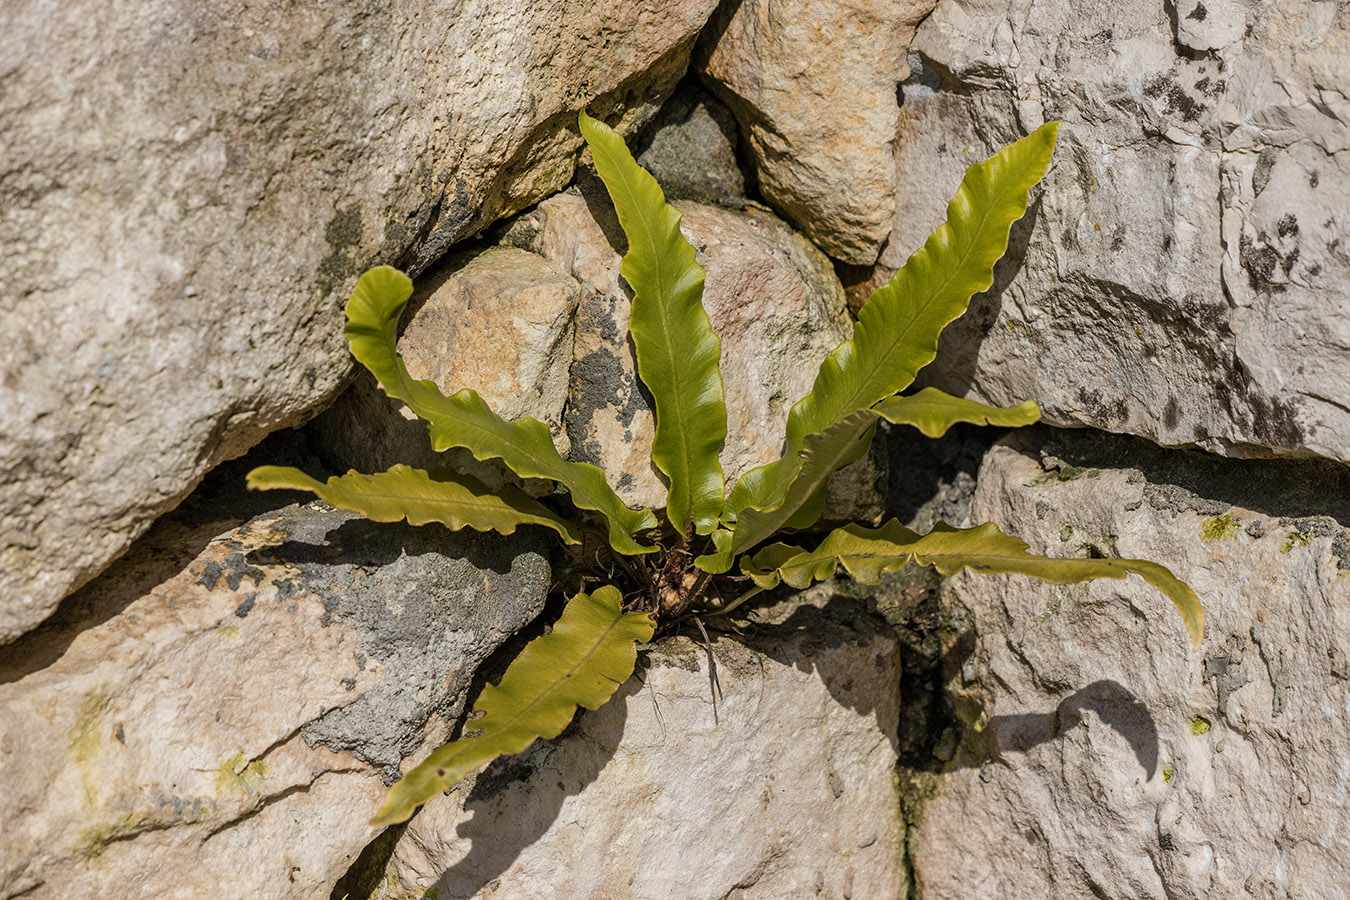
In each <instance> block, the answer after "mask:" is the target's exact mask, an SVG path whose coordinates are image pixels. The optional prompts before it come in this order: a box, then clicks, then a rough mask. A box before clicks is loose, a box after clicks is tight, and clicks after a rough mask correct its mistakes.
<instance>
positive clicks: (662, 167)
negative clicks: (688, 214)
mask: <svg viewBox="0 0 1350 900" xmlns="http://www.w3.org/2000/svg"><path fill="white" fill-rule="evenodd" d="M739 147H740V137H739V135H738V134H737V125H736V119H735V117H734V116H732V114H731V110H729V109H727V108H726V107H725V106H724V105H722V103H721V102H719V101H718V100H717V98H716V97H714V96H712V94H709V93H708V92H707V91H706V90H704V89H703V88H702V87H701V86H700V85H699V83H698V81H696V80H694V79H693V78H692V77H690V78H686V79H685V80H684V81H683V82H681V83H680V86H679V87H678V88H677V89H676V90H675V93H674V94H672V95H671V97H670V99H669V100H667V101H666V102H665V105H664V106H662V107H661V111H660V112H659V113H658V114H657V116H656V118H655V119H653V120H652V123H651V125H649V126H648V127H647V129H645V130H644V132H643V134H642V137H641V139H640V143H639V144H638V145H637V146H636V147H635V148H634V152H635V153H637V161H638V162H639V163H640V164H641V165H642V167H643V168H645V169H646V170H647V171H648V172H651V173H652V175H654V176H656V180H657V181H658V182H660V184H661V190H663V191H664V192H665V195H666V197H667V199H672V200H675V199H678V200H694V201H697V202H699V203H711V204H713V205H716V206H734V207H743V206H744V205H745V202H746V184H745V181H746V178H745V173H744V172H743V171H742V169H741V165H742V164H741V161H740V158H739V157H738V155H737V150H738V149H739Z"/></svg>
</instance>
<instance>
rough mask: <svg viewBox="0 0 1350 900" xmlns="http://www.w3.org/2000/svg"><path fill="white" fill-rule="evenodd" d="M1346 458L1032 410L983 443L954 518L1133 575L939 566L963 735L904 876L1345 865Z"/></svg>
mask: <svg viewBox="0 0 1350 900" xmlns="http://www.w3.org/2000/svg"><path fill="white" fill-rule="evenodd" d="M1346 497H1350V472H1347V470H1346V468H1345V467H1344V466H1339V465H1337V464H1332V463H1325V462H1320V463H1319V462H1311V461H1309V462H1303V461H1289V460H1243V461H1236V460H1226V461H1225V460H1219V459H1216V458H1215V457H1211V456H1208V455H1205V454H1200V453H1196V452H1176V451H1163V450H1159V449H1157V448H1151V447H1150V446H1149V445H1147V444H1145V443H1144V442H1143V441H1139V440H1134V439H1126V438H1118V437H1107V436H1103V435H1093V434H1078V433H1072V432H1068V433H1065V432H1061V433H1058V434H1056V433H1053V432H1049V431H1048V430H1035V431H1031V432H1028V433H1019V434H1018V435H1017V436H1016V437H1014V438H1011V439H1009V440H1007V441H1006V442H1003V443H1001V444H999V445H996V446H995V447H994V448H993V450H991V452H990V453H989V455H988V456H987V457H986V459H985V462H984V465H983V468H982V469H981V473H980V479H979V486H978V488H977V490H976V493H975V497H974V502H973V508H972V511H971V517H972V519H973V520H974V521H985V520H991V521H994V522H997V523H998V524H999V525H1000V527H1002V528H1004V529H1005V530H1007V531H1010V532H1013V533H1016V534H1017V535H1019V536H1020V537H1022V538H1024V539H1025V540H1027V541H1028V542H1029V543H1030V544H1031V546H1032V550H1033V552H1039V553H1044V554H1047V555H1051V556H1077V555H1103V556H1108V557H1110V556H1127V557H1142V558H1146V559H1152V560H1156V561H1157V562H1160V563H1163V564H1165V565H1167V566H1169V567H1170V568H1171V569H1172V571H1173V572H1175V573H1176V574H1177V575H1178V576H1179V577H1181V578H1183V579H1185V580H1186V581H1188V582H1189V583H1190V584H1191V585H1192V587H1194V588H1195V590H1196V592H1197V593H1198V594H1199V596H1200V599H1201V601H1202V602H1203V603H1204V606H1205V613H1206V619H1207V628H1206V637H1205V641H1204V644H1203V646H1202V647H1201V649H1200V650H1199V651H1198V652H1191V650H1190V643H1189V640H1188V638H1187V637H1186V635H1185V632H1184V630H1183V628H1182V625H1181V621H1180V617H1179V616H1177V615H1176V613H1175V612H1174V611H1173V609H1172V608H1171V604H1170V603H1168V601H1167V600H1166V599H1165V598H1164V597H1163V596H1162V595H1161V594H1159V593H1158V592H1157V591H1155V590H1154V589H1153V588H1151V587H1149V586H1148V585H1146V584H1144V583H1143V582H1141V581H1139V580H1137V579H1134V578H1131V579H1130V580H1129V581H1126V582H1118V581H1103V582H1096V583H1093V584H1091V585H1069V586H1063V587H1056V586H1051V585H1045V584H1042V583H1040V582H1037V581H1033V580H1031V579H1025V578H1020V577H1011V576H998V577H992V576H974V575H970V574H966V575H962V576H958V577H957V578H955V579H953V580H952V581H951V582H950V583H949V590H950V591H951V593H952V595H953V598H954V600H955V601H957V602H958V604H959V605H960V606H962V607H964V608H965V609H967V610H968V612H969V620H970V621H971V622H972V624H973V627H974V631H975V634H976V638H977V643H976V645H975V647H974V650H973V654H972V657H971V660H970V666H969V667H970V670H971V676H972V680H973V681H974V682H975V683H974V685H972V687H971V690H972V691H973V692H974V693H975V694H976V695H977V696H978V699H979V700H980V701H982V706H983V708H982V709H977V710H976V712H975V713H972V714H970V715H969V716H968V717H967V721H966V725H967V736H966V738H967V739H966V741H965V742H964V745H963V749H962V750H961V751H960V752H959V753H958V754H957V755H956V756H955V758H954V759H953V761H952V763H951V764H950V765H949V766H947V767H946V768H947V772H946V774H945V776H943V777H942V779H941V781H940V782H939V784H938V787H937V789H936V791H935V795H934V796H933V797H932V798H931V799H929V800H928V801H927V803H926V804H925V805H924V806H923V808H922V813H921V815H919V816H917V817H916V818H917V828H916V829H915V830H914V831H913V832H912V834H911V838H910V847H911V858H912V860H913V862H914V866H915V878H916V880H917V882H918V883H919V884H920V885H921V886H922V888H923V891H924V894H925V896H937V897H948V896H952V897H959V896H990V897H1040V896H1054V897H1062V898H1066V900H1074V898H1084V900H1087V898H1102V897H1105V898H1111V900H1117V898H1119V900H1124V898H1131V900H1135V898H1160V900H1161V898H1164V897H1166V898H1176V897H1196V898H1199V897H1215V896H1223V897H1238V896H1252V897H1258V896H1259V897H1265V896H1270V897H1276V896H1278V897H1286V896H1288V897H1315V898H1333V897H1338V896H1340V895H1341V893H1340V892H1341V887H1342V886H1343V885H1345V884H1347V883H1350V864H1347V860H1350V810H1348V809H1347V806H1346V803H1345V796H1344V785H1343V783H1342V782H1343V777H1342V774H1341V772H1342V770H1343V766H1344V760H1345V759H1346V758H1347V756H1348V755H1350V708H1347V705H1346V702H1345V701H1346V696H1347V690H1348V689H1350V683H1347V680H1346V679H1347V678H1350V669H1348V668H1347V662H1346V655H1345V649H1344V648H1345V647H1346V646H1347V644H1350V619H1347V617H1346V615H1345V611H1346V610H1347V609H1350V504H1347V502H1346V500H1345V498H1346Z"/></svg>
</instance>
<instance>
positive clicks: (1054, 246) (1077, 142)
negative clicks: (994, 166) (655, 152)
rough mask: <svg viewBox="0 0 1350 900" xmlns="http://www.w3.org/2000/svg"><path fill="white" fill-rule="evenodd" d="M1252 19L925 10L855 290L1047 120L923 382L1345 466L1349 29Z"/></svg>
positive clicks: (1114, 427) (1340, 16)
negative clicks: (1024, 204)
mask: <svg viewBox="0 0 1350 900" xmlns="http://www.w3.org/2000/svg"><path fill="white" fill-rule="evenodd" d="M1201 9H1204V10H1206V11H1207V15H1204V16H1200V15H1198V13H1199V11H1200V10H1201ZM1259 10H1260V11H1259V12H1258V6H1257V4H1256V3H1255V2H1248V0H1215V2H1211V0H1203V3H1198V2H1195V0H1189V2H1181V3H1178V4H1176V7H1175V10H1170V9H1169V7H1168V6H1167V5H1166V4H1135V5H1131V6H1121V5H1119V4H1115V3H1109V2H1105V0H1092V2H1081V3H1065V2H1049V3H1034V4H1029V5H1027V4H1013V5H1012V6H1008V5H1006V4H1002V5H1001V4H997V3H986V2H982V0H942V2H941V3H939V4H938V6H937V8H936V10H935V11H934V12H933V14H932V15H931V16H930V17H929V18H928V19H927V20H926V21H925V22H924V23H923V24H922V25H921V26H920V28H919V31H918V34H917V36H916V37H915V39H914V43H913V45H912V47H911V62H912V66H913V68H914V71H915V74H914V76H913V77H911V79H910V80H909V81H907V82H906V83H905V85H904V88H903V91H904V103H903V104H902V108H901V120H900V130H899V138H898V141H897V151H896V166H897V172H898V176H899V188H898V190H899V193H898V198H899V199H898V204H897V209H896V218H895V228H894V230H893V231H892V233H891V238H890V241H889V243H888V245H887V247H886V248H885V250H884V251H883V253H882V255H881V259H880V262H879V264H878V269H877V271H875V272H874V273H873V275H872V278H871V280H864V281H862V282H861V283H860V284H859V285H857V286H855V287H854V288H853V290H854V291H855V292H856V293H858V294H859V295H863V294H865V293H866V291H867V290H868V289H869V288H870V286H872V285H874V284H876V283H879V282H880V281H881V280H883V279H884V278H887V277H889V275H890V273H891V272H893V271H894V270H895V269H896V268H898V267H899V266H900V265H901V264H903V263H904V261H905V259H906V258H907V257H908V255H909V254H910V253H911V252H913V251H914V250H916V249H917V248H918V247H919V246H921V245H922V243H923V242H924V241H925V240H926V239H927V237H928V235H929V233H930V231H931V230H932V229H933V228H934V227H935V226H937V225H938V224H939V223H940V222H941V221H942V219H943V217H944V215H945V206H946V204H947V202H948V200H949V199H950V198H951V196H952V194H953V193H954V191H955V189H956V186H957V184H958V183H959V181H960V179H961V176H962V173H963V172H964V171H965V168H966V167H967V166H968V165H970V164H971V163H973V162H976V161H978V160H979V159H982V158H983V157H984V156H986V155H987V154H988V153H990V152H992V151H993V150H994V149H995V148H996V147H998V146H1000V145H1002V144H1004V143H1007V142H1010V141H1012V140H1015V139H1017V138H1019V137H1021V136H1022V135H1024V134H1026V133H1028V132H1029V131H1030V130H1031V129H1033V128H1035V127H1037V126H1039V125H1040V124H1041V123H1042V122H1044V121H1047V120H1051V119H1058V120H1062V121H1063V122H1064V126H1063V128H1062V129H1061V131H1060V143H1059V147H1058V149H1057V151H1056V153H1055V158H1054V161H1053V164H1052V166H1051V169H1050V171H1049V173H1048V174H1047V176H1046V179H1045V181H1044V184H1043V187H1042V188H1041V189H1040V190H1038V191H1036V192H1035V195H1034V197H1033V201H1032V204H1031V208H1030V211H1029V212H1028V214H1027V216H1026V218H1025V219H1024V220H1023V221H1022V222H1021V223H1019V224H1018V225H1017V226H1015V227H1014V229H1013V232H1012V240H1011V244H1010V251H1009V254H1008V256H1007V257H1006V258H1005V259H1004V261H1003V262H1002V263H1001V264H1000V265H999V267H998V269H997V270H996V273H995V280H994V285H993V287H992V288H991V289H990V290H989V291H988V292H986V293H984V294H982V295H980V296H978V297H977V298H976V299H975V301H974V302H973V303H972V304H971V308H970V311H969V312H968V313H967V314H966V315H965V316H964V317H963V318H961V319H959V320H958V321H957V322H955V323H954V324H953V325H952V326H951V327H950V328H948V329H947V331H946V333H945V334H944V336H943V339H942V343H941V345H940V348H939V351H938V357H937V361H936V362H935V363H934V364H933V365H932V366H929V367H928V369H926V370H925V371H924V373H923V374H922V376H921V377H922V379H923V381H924V383H928V384H932V385H934V386H937V387H941V388H944V389H946V390H949V391H952V392H954V393H958V394H962V395H964V396H970V397H972V398H976V399H979V400H983V401H986V402H992V403H997V404H1000V405H1006V404H1012V403H1018V402H1021V401H1023V400H1028V399H1032V400H1036V401H1037V402H1038V403H1039V404H1040V406H1041V410H1042V412H1043V414H1044V419H1045V421H1046V422H1048V423H1050V424H1054V425H1062V426H1073V427H1076V426H1083V425H1086V426H1090V427H1094V428H1100V429H1103V430H1107V431H1113V432H1123V433H1129V434H1135V435H1139V436H1142V437H1147V438H1149V439H1150V440H1153V441H1156V442H1158V443H1160V444H1164V445H1168V446H1179V445H1196V446H1200V447H1202V448H1204V449H1207V450H1210V451H1213V452H1217V453H1221V454H1224V455H1228V456H1237V457H1240V456H1286V455H1288V456H1306V455H1313V454H1316V455H1320V456H1325V457H1329V458H1333V459H1338V460H1350V378H1347V377H1346V373H1347V372H1350V295H1347V293H1346V291H1345V285H1346V284H1347V283H1350V252H1347V240H1346V229H1347V227H1348V226H1350V220H1348V219H1347V213H1346V210H1350V154H1348V153H1346V152H1345V151H1346V148H1350V100H1347V99H1346V97H1347V95H1350V54H1347V53H1346V52H1345V47H1344V41H1343V36H1344V34H1345V31H1346V28H1347V25H1350V20H1347V18H1346V11H1345V7H1343V6H1340V7H1338V6H1337V5H1335V4H1329V3H1321V2H1315V0H1295V2H1291V3H1285V4H1280V5H1279V6H1278V8H1272V7H1266V6H1261V7H1259ZM1172 11H1174V12H1175V14H1176V16H1178V17H1179V18H1177V20H1176V31H1175V33H1174V23H1173V21H1172V19H1171V18H1170V16H1169V12H1172ZM1233 29H1240V31H1238V32H1237V33H1238V36H1239V37H1240V40H1230V39H1231V37H1232V35H1233V34H1234V33H1235V32H1234V30H1233ZM1201 30H1207V34H1208V36H1207V37H1204V38H1203V39H1202V38H1201V37H1199V36H1198V35H1199V33H1200V31H1201ZM1178 41H1181V44H1178ZM1187 41H1190V44H1189V46H1191V47H1195V48H1205V49H1204V52H1195V51H1191V50H1188V49H1187V45H1186V42H1187ZM853 299H854V302H856V300H857V299H858V298H857V297H855V298H853Z"/></svg>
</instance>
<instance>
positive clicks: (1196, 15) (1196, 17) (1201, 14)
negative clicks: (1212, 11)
mask: <svg viewBox="0 0 1350 900" xmlns="http://www.w3.org/2000/svg"><path fill="white" fill-rule="evenodd" d="M1208 15H1209V10H1207V9H1205V4H1203V3H1197V4H1195V9H1193V10H1191V11H1190V12H1188V13H1186V18H1187V19H1188V20H1190V21H1194V22H1203V21H1205V17H1206V16H1208Z"/></svg>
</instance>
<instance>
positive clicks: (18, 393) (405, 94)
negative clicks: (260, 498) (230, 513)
mask: <svg viewBox="0 0 1350 900" xmlns="http://www.w3.org/2000/svg"><path fill="white" fill-rule="evenodd" d="M714 6H715V2H714V0H658V2H654V3H642V4H633V3H629V2H627V0H606V2H601V3H593V2H590V0H586V2H581V0H548V2H524V0H513V2H508V3H500V2H496V3H489V2H486V0H468V2H461V0H453V2H452V0H441V2H436V3H432V4H393V5H390V4H386V3H364V4H343V5H340V6H314V5H311V4H304V5H298V6H297V5H277V4H264V5H261V6H252V7H249V8H247V9H245V8H243V7H242V6H240V5H239V4H227V5H219V4H205V3H179V2H171V0H155V2H146V3H137V4H133V5H128V6H118V7H115V8H111V9H110V8H106V7H105V6H104V5H102V4H91V3H63V4H60V5H59V6H56V7H51V6H44V5H37V6H33V5H27V6H22V7H14V8H12V9H9V10H7V14H6V16H5V27H4V29H3V31H2V32H0V80H3V82H4V90H3V95H2V97H0V158H3V159H4V160H5V165H4V171H3V173H0V210H3V212H0V256H3V258H4V259H5V277H4V287H3V290H2V292H0V331H2V332H3V333H4V334H5V335H6V339H5V341H4V342H3V345H2V346H0V385H2V386H3V388H2V389H3V391H4V401H3V402H0V471H3V472H4V473H5V479H4V484H3V486H2V487H0V523H3V524H0V641H8V640H12V639H13V638H14V637H16V636H17V635H19V634H21V633H22V632H23V631H25V630H27V629H28V628H30V627H32V626H33V625H34V624H36V623H37V622H39V621H41V620H42V619H43V618H44V617H45V616H47V615H48V614H49V613H50V612H51V610H52V609H53V608H54V607H55V605H56V603H57V601H58V600H59V599H60V598H61V597H62V596H63V595H65V594H67V593H69V592H70V591H71V590H73V589H74V588H76V587H78V586H79V585H80V584H82V583H83V582H85V581H86V580H88V579H89V578H90V577H92V576H93V575H95V574H96V573H97V572H99V571H100V570H101V569H102V568H103V567H104V566H105V565H106V564H107V563H108V561H109V560H111V559H112V558H114V557H115V556H116V555H117V554H119V553H120V552H122V551H123V550H125V549H126V547H127V546H128V545H129V543H130V541H131V540H132V539H134V538H135V537H136V536H137V535H139V534H141V533H142V532H144V530H145V529H146V528H147V527H148V525H149V523H150V522H151V521H152V520H153V519H154V518H155V517H156V516H157V515H159V514H160V513H162V512H164V511H165V510H166V509H169V508H171V507H172V506H173V505H174V504H175V503H177V502H178V501H179V500H181V499H182V497H183V496H184V495H186V494H187V492H188V491H189V490H190V489H191V488H192V486H193V485H194V484H196V482H197V481H198V480H199V479H200V478H201V476H202V475H203V473H205V472H206V471H207V470H208V469H210V468H211V467H212V466H213V465H215V464H216V463H218V462H219V461H221V460H222V459H228V458H231V457H233V456H238V455H239V454H240V453H242V452H243V451H244V450H246V449H247V448H248V447H249V446H251V445H253V444H255V443H256V442H257V441H258V440H259V439H260V438H261V437H262V436H263V435H265V434H267V433H268V432H270V431H273V430H275V429H277V428H279V427H283V426H286V425H290V424H295V423H296V422H298V421H300V420H301V419H302V418H303V417H304V416H305V414H306V413H307V412H308V411H310V410H313V409H314V408H315V407H316V406H318V405H319V404H321V403H322V402H324V401H325V400H326V399H328V398H329V397H331V396H332V394H333V393H334V392H335V390H336V389H337V388H338V387H339V385H340V384H341V382H342V380H343V379H344V377H345V375H346V373H347V372H348V370H349V366H350V362H349V359H348V357H347V352H346V349H345V346H344V342H343V340H342V327H341V305H342V302H343V301H344V299H345V295H346V292H347V291H349V290H350V288H351V285H352V283H353V280H354V277H355V275H356V273H358V272H359V271H360V270H361V269H362V268H364V267H365V266H367V265H369V264H371V263H374V262H399V263H401V264H403V265H404V266H406V267H408V268H410V269H411V270H413V271H420V270H422V269H423V268H425V267H426V266H427V265H428V264H429V263H430V262H431V261H432V260H434V259H435V258H436V257H438V256H439V255H440V254H441V253H442V252H443V251H444V249H445V248H446V247H447V246H448V245H449V244H451V243H452V242H454V241H457V240H460V239H462V238H464V237H466V236H468V235H471V234H473V233H474V232H475V231H477V230H479V229H481V228H482V227H483V226H485V225H486V224H488V223H489V222H491V221H492V220H494V219H496V218H498V217H500V216H502V215H505V214H508V213H511V212H514V211H516V210H519V209H521V208H522V207H524V206H525V205H527V204H529V203H532V202H534V201H536V200H538V199H539V198H541V197H544V196H547V195H548V194H549V193H552V192H553V191H556V190H558V189H559V188H561V187H562V186H563V185H565V184H566V183H567V182H568V181H569V180H570V178H571V175H572V171H573V166H574V162H575V159H576V156H577V151H578V149H579V148H580V146H581V141H580V138H579V136H578V135H577V133H576V118H575V117H576V111H577V109H578V108H580V107H581V106H582V105H583V104H590V107H591V111H592V112H593V113H594V114H596V115H600V116H603V117H604V118H605V119H606V120H607V121H610V122H614V123H617V124H618V125H619V127H620V128H621V130H623V131H624V132H631V131H632V130H633V129H634V127H635V126H637V125H638V124H640V123H641V121H643V120H644V119H645V118H647V117H649V116H650V115H651V114H652V113H654V112H655V109H656V107H657V105H658V104H659V102H660V100H661V98H662V96H663V94H664V93H665V92H667V91H668V90H669V89H670V88H672V87H673V86H674V84H675V83H676V82H677V80H678V79H679V77H680V75H681V74H682V73H683V71H684V69H685V68H686V64H687V59H688V55H689V51H690V48H691V47H692V42H693V40H694V38H695V36H696V35H697V33H698V31H699V29H700V28H701V27H702V25H703V24H704V22H705V21H706V20H707V18H708V16H709V14H710V13H711V11H712V8H713V7H714Z"/></svg>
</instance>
